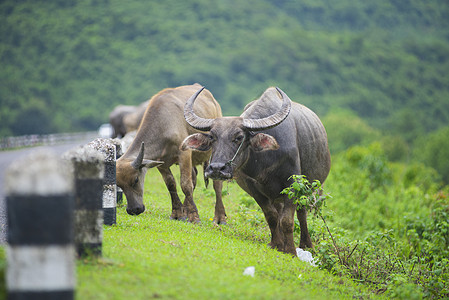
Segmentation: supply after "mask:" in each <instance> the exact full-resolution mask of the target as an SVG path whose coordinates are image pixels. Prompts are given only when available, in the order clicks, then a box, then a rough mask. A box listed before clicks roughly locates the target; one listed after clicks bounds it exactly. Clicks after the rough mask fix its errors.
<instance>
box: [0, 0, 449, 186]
mask: <svg viewBox="0 0 449 300" xmlns="http://www.w3.org/2000/svg"><path fill="white" fill-rule="evenodd" d="M0 24H1V26H0V64H1V68H0V119H1V126H0V137H5V136H11V135H23V134H31V133H37V134H42V133H50V132H66V131H82V130H92V129H96V128H98V126H99V125H100V124H101V123H105V122H107V121H108V114H109V112H110V111H111V110H112V109H113V108H114V107H115V106H116V105H118V104H134V105H135V104H139V103H141V102H143V101H145V100H147V99H149V98H150V97H151V96H152V95H154V94H155V93H156V92H158V91H159V90H161V89H163V88H166V87H173V86H178V85H184V84H192V83H194V82H199V83H201V84H203V85H205V86H206V87H207V88H208V89H210V90H211V91H212V92H213V94H214V95H215V97H216V98H217V99H218V101H219V102H220V104H221V106H222V109H223V112H224V114H225V115H239V114H240V113H241V110H242V109H243V107H244V105H245V104H247V103H248V102H249V101H251V100H253V99H255V98H257V97H258V96H259V95H261V94H262V92H263V91H264V90H265V89H266V88H267V87H268V86H271V85H275V86H279V87H280V88H282V89H283V90H284V91H285V92H286V93H287V94H288V95H289V96H290V98H291V99H292V100H294V101H297V102H300V103H302V104H305V105H306V106H308V107H310V108H311V109H312V110H314V111H315V112H317V113H318V115H319V116H320V117H321V118H322V119H323V120H324V123H325V125H326V128H327V130H328V133H329V141H330V147H331V151H332V153H337V152H339V151H341V150H344V149H347V148H348V147H350V146H353V145H356V144H365V145H366V144H368V143H370V142H372V141H373V140H381V141H382V143H383V144H384V146H385V147H386V148H388V149H386V152H387V155H388V156H389V158H391V159H393V160H410V159H416V158H418V159H419V160H421V161H423V162H426V163H430V164H431V165H432V166H434V167H436V166H437V165H438V162H437V163H435V157H440V156H443V158H444V156H445V154H444V153H442V152H441V151H443V150H441V151H440V150H436V148H439V145H440V141H439V139H441V138H442V139H445V138H447V134H448V130H447V126H448V125H447V124H449V101H448V99H449V76H447V73H448V71H449V4H448V3H446V2H445V1H435V0H433V1H424V0H408V1H397V0H379V1H375V2H373V1H370V2H367V1H365V2H362V1H351V0H339V1H332V0H319V1H317V0H302V1H291V0H263V1H259V0H258V1H256V0H250V1H236V0H231V1H218V0H212V1H205V0H189V1H182V2H180V1H175V0H166V1H140V0H131V1H126V2H124V1H118V0H80V1H74V0H72V1H65V0H64V1H62V0H59V1H35V0H33V1H30V0H21V1H11V0H9V1H8V0H6V1H1V3H0ZM429 134H430V135H432V137H433V138H432V139H433V140H432V141H429V142H428V141H427V139H428V138H430V136H429ZM424 148H425V149H424ZM435 151H440V152H438V153H439V154H438V153H437V155H434V152H435ZM446 157H447V156H446ZM446 161H447V159H446ZM439 162H440V163H441V161H439ZM447 164H449V162H447V163H446V165H447ZM440 169H441V170H443V169H444V170H446V172H447V170H448V169H449V168H447V167H446V166H445V165H444V164H443V165H441V166H440ZM442 172H444V171H442ZM443 176H444V178H445V180H446V181H447V180H448V175H447V174H446V175H443Z"/></svg>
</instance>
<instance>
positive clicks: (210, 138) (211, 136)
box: [207, 134, 215, 142]
mask: <svg viewBox="0 0 449 300" xmlns="http://www.w3.org/2000/svg"><path fill="white" fill-rule="evenodd" d="M207 138H208V139H209V142H213V141H214V140H215V138H214V136H213V135H211V134H208V135H207Z"/></svg>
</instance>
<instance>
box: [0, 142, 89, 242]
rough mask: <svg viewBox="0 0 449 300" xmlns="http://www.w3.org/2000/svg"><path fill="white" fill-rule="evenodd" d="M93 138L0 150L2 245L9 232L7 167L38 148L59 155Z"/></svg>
mask: <svg viewBox="0 0 449 300" xmlns="http://www.w3.org/2000/svg"><path fill="white" fill-rule="evenodd" d="M90 141H92V139H89V140H85V141H77V142H71V143H67V144H61V145H56V146H45V147H44V146H42V147H33V148H25V149H20V150H12V151H0V245H1V244H4V243H5V242H6V232H7V226H6V224H7V222H6V207H5V191H4V176H5V170H6V168H7V167H8V166H9V165H10V164H11V163H12V162H13V161H15V160H17V159H20V158H21V157H25V156H27V155H29V154H30V153H32V152H34V151H36V150H42V149H48V150H50V151H53V152H54V153H56V154H57V155H61V154H62V153H64V152H66V151H68V150H70V149H72V148H74V147H76V146H79V145H84V144H86V143H88V142H90Z"/></svg>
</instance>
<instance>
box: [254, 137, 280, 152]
mask: <svg viewBox="0 0 449 300" xmlns="http://www.w3.org/2000/svg"><path fill="white" fill-rule="evenodd" d="M251 147H252V148H253V149H254V150H255V151H265V150H277V149H279V144H278V142H277V141H276V139H275V138H274V137H272V136H271V135H269V134H265V133H258V134H256V135H254V136H252V137H251Z"/></svg>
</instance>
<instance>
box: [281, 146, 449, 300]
mask: <svg viewBox="0 0 449 300" xmlns="http://www.w3.org/2000/svg"><path fill="white" fill-rule="evenodd" d="M342 158H343V160H342V161H339V164H338V165H339V166H343V165H344V166H346V168H342V169H337V170H336V172H337V177H338V178H339V187H342V189H343V190H344V192H347V194H341V193H340V194H338V195H339V196H338V197H336V196H335V195H334V196H333V200H332V201H331V203H332V202H334V201H336V202H341V203H340V206H339V207H341V208H342V211H344V212H347V211H350V212H351V213H350V214H348V215H349V217H348V218H344V219H343V220H344V222H341V223H339V224H336V222H337V219H338V220H339V221H340V220H341V219H342V218H341V216H338V218H337V217H336V216H335V213H333V212H331V213H330V214H329V216H330V217H328V216H327V214H328V212H327V211H326V212H324V210H323V208H324V206H323V205H322V204H324V201H321V202H320V200H321V199H320V198H319V195H320V194H321V193H323V188H322V186H321V183H319V182H316V181H315V182H313V183H310V182H308V181H307V179H306V178H305V177H304V176H294V177H293V178H294V179H295V181H294V183H293V184H292V185H291V186H290V187H289V188H287V189H285V190H284V191H283V193H286V194H287V195H289V197H291V198H294V199H295V201H296V203H297V204H298V206H299V207H308V209H309V210H315V214H314V215H315V216H318V217H319V218H314V219H313V220H312V222H310V223H309V229H310V234H311V237H312V240H313V243H314V244H315V248H314V249H313V252H314V255H315V256H316V257H317V258H318V260H319V266H320V268H322V269H326V270H328V271H330V272H331V273H332V274H336V275H339V276H345V277H350V278H352V279H353V280H355V281H358V282H362V283H364V284H367V285H369V286H371V287H372V289H373V291H374V292H376V293H386V294H387V295H388V296H389V297H393V298H397V299H422V298H430V299H439V298H443V297H448V296H449V259H448V258H447V257H449V223H448V217H449V200H448V197H447V192H446V191H440V192H438V193H431V192H432V191H433V190H434V189H435V185H430V187H429V186H426V185H421V186H419V185H418V186H417V185H413V184H412V185H409V186H405V184H404V182H401V180H404V181H406V180H407V178H408V177H407V176H405V177H400V176H399V177H398V176H396V174H395V176H393V174H392V172H393V171H397V170H399V169H395V168H393V167H392V166H391V165H390V164H389V163H388V161H387V160H386V159H385V157H384V156H383V155H382V152H381V151H380V150H379V147H378V145H372V146H371V147H367V148H363V147H354V148H351V149H350V150H348V151H347V152H345V153H343V154H342ZM343 162H344V163H343ZM348 165H349V166H351V168H347V166H348ZM348 169H349V171H348ZM423 170H424V171H426V170H428V169H426V168H423ZM401 172H402V171H401ZM348 173H350V174H351V175H352V177H351V176H348ZM424 173H426V172H424ZM429 174H434V173H432V172H430V173H429ZM418 177H419V176H417V177H415V178H414V179H413V180H412V181H411V182H415V181H414V180H416V178H418ZM409 179H410V178H409ZM346 180H347V181H346ZM351 181H352V182H351ZM419 181H420V180H418V182H419ZM354 182H359V183H360V187H362V186H365V191H369V193H370V194H374V195H375V197H373V198H371V197H370V196H369V195H368V194H369V193H367V194H366V195H365V196H367V198H368V199H366V200H365V203H363V204H361V203H360V201H358V200H359V199H358V198H357V197H354V196H353V195H351V194H350V193H351V191H354V190H352V188H353V183H354ZM348 187H349V188H348ZM366 187H368V188H366ZM354 193H355V194H357V192H356V191H354ZM398 193H400V195H398ZM372 201H373V202H372ZM374 201H377V202H380V203H381V204H382V205H384V206H383V207H384V208H383V209H384V210H385V211H384V212H383V213H379V211H378V208H382V206H377V207H376V205H375V202H374ZM317 203H319V204H318V205H316V204H317ZM334 207H335V206H334ZM357 210H362V212H363V213H362V215H363V214H364V215H365V218H366V217H367V216H370V218H371V216H372V217H373V218H375V217H376V216H377V218H375V220H367V222H365V223H364V226H363V227H362V228H358V230H354V228H357V226H358V225H360V223H357V222H358V220H359V219H358V218H354V212H355V211H357ZM370 210H371V211H372V210H374V211H375V212H374V214H371V215H370V214H369V211H370ZM389 211H391V212H389ZM380 212H381V211H380ZM379 219H384V220H382V223H381V222H380V221H379ZM317 220H320V221H322V222H317ZM351 222H352V223H351ZM368 222H371V223H368ZM320 223H321V224H320ZM342 223H343V224H344V225H345V228H343V227H342V225H341V224H342ZM354 224H355V225H354ZM367 224H371V225H370V226H366V225H367ZM376 224H377V225H376ZM346 225H350V226H346ZM351 225H352V226H351ZM295 232H296V234H297V235H299V230H298V229H295Z"/></svg>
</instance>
